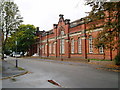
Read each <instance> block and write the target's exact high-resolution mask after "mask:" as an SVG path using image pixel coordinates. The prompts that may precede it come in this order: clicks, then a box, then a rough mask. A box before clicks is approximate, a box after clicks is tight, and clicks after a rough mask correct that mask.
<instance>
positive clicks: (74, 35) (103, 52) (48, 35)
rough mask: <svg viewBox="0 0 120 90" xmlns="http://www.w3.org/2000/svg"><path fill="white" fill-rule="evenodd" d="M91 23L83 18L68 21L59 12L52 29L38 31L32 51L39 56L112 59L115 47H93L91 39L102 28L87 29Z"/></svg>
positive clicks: (115, 52) (115, 50)
mask: <svg viewBox="0 0 120 90" xmlns="http://www.w3.org/2000/svg"><path fill="white" fill-rule="evenodd" d="M102 22H103V21H101V23H102ZM91 24H95V22H91V21H90V20H88V21H87V23H85V20H84V18H83V19H79V20H76V21H73V22H71V23H70V20H69V19H64V16H63V15H62V14H60V15H59V21H58V24H53V29H52V30H50V31H47V32H45V31H40V33H39V35H38V36H39V38H38V41H37V43H36V44H35V45H34V47H35V48H36V49H34V52H33V53H38V54H39V55H40V56H41V57H56V58H57V57H59V58H60V57H62V58H84V59H106V60H111V59H113V58H114V57H115V56H116V55H117V49H114V50H112V51H111V50H110V49H104V48H103V47H102V46H101V47H99V48H95V47H94V45H93V40H94V39H95V38H96V37H97V34H98V33H99V32H100V31H101V30H103V28H102V27H99V28H96V29H94V30H91V31H87V29H89V28H90V26H91Z"/></svg>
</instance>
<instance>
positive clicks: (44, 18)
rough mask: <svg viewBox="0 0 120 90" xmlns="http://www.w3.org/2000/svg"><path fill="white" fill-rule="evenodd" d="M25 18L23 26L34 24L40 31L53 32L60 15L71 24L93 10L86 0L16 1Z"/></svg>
mask: <svg viewBox="0 0 120 90" xmlns="http://www.w3.org/2000/svg"><path fill="white" fill-rule="evenodd" d="M14 2H15V3H16V4H17V5H18V8H19V10H20V14H21V16H22V17H23V21H24V22H23V24H32V25H34V26H35V27H39V28H40V30H41V31H42V30H45V31H48V30H51V29H53V24H58V20H59V14H63V15H64V19H70V20H71V22H72V21H75V20H77V19H80V18H82V17H85V16H86V13H85V12H89V11H90V10H91V8H90V7H89V6H85V5H84V3H85V0H14Z"/></svg>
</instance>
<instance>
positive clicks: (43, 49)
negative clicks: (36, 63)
mask: <svg viewBox="0 0 120 90" xmlns="http://www.w3.org/2000/svg"><path fill="white" fill-rule="evenodd" d="M42 53H43V54H45V45H42Z"/></svg>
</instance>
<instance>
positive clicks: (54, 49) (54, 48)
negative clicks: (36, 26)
mask: <svg viewBox="0 0 120 90" xmlns="http://www.w3.org/2000/svg"><path fill="white" fill-rule="evenodd" d="M52 45H53V54H55V51H56V44H55V42H54V43H53V44H52Z"/></svg>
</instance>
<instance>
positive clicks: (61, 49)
mask: <svg viewBox="0 0 120 90" xmlns="http://www.w3.org/2000/svg"><path fill="white" fill-rule="evenodd" d="M60 53H61V54H64V53H65V48H64V39H61V40H60Z"/></svg>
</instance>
